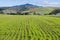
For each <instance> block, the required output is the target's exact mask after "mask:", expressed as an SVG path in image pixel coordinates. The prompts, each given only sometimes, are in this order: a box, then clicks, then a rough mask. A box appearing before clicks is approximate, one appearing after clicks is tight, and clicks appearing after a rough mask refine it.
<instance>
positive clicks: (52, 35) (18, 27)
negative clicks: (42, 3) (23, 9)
mask: <svg viewBox="0 0 60 40" xmlns="http://www.w3.org/2000/svg"><path fill="white" fill-rule="evenodd" d="M0 40H60V18H59V17H53V16H52V17H50V16H19V15H18V16H13V15H0Z"/></svg>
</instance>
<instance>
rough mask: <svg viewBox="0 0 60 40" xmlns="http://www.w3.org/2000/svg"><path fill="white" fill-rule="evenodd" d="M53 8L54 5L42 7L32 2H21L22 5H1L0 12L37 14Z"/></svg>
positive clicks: (48, 11)
mask: <svg viewBox="0 0 60 40" xmlns="http://www.w3.org/2000/svg"><path fill="white" fill-rule="evenodd" d="M54 9H55V8H54V7H43V6H37V5H33V4H23V5H16V6H12V7H1V8H0V12H1V13H4V14H11V13H14V14H17V13H19V14H24V13H29V14H35V15H36V14H38V15H47V14H49V13H50V12H52V11H53V10H54Z"/></svg>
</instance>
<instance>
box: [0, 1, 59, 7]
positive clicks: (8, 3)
mask: <svg viewBox="0 0 60 40" xmlns="http://www.w3.org/2000/svg"><path fill="white" fill-rule="evenodd" d="M26 3H29V4H33V5H38V6H60V0H0V7H6V6H15V5H22V4H26Z"/></svg>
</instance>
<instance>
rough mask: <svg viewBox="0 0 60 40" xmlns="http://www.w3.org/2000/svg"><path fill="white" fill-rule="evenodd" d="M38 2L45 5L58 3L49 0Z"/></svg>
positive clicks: (57, 3) (59, 3) (58, 3)
mask: <svg viewBox="0 0 60 40" xmlns="http://www.w3.org/2000/svg"><path fill="white" fill-rule="evenodd" d="M40 3H41V4H42V5H45V6H56V5H60V2H51V1H48V0H45V1H42V2H40Z"/></svg>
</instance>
